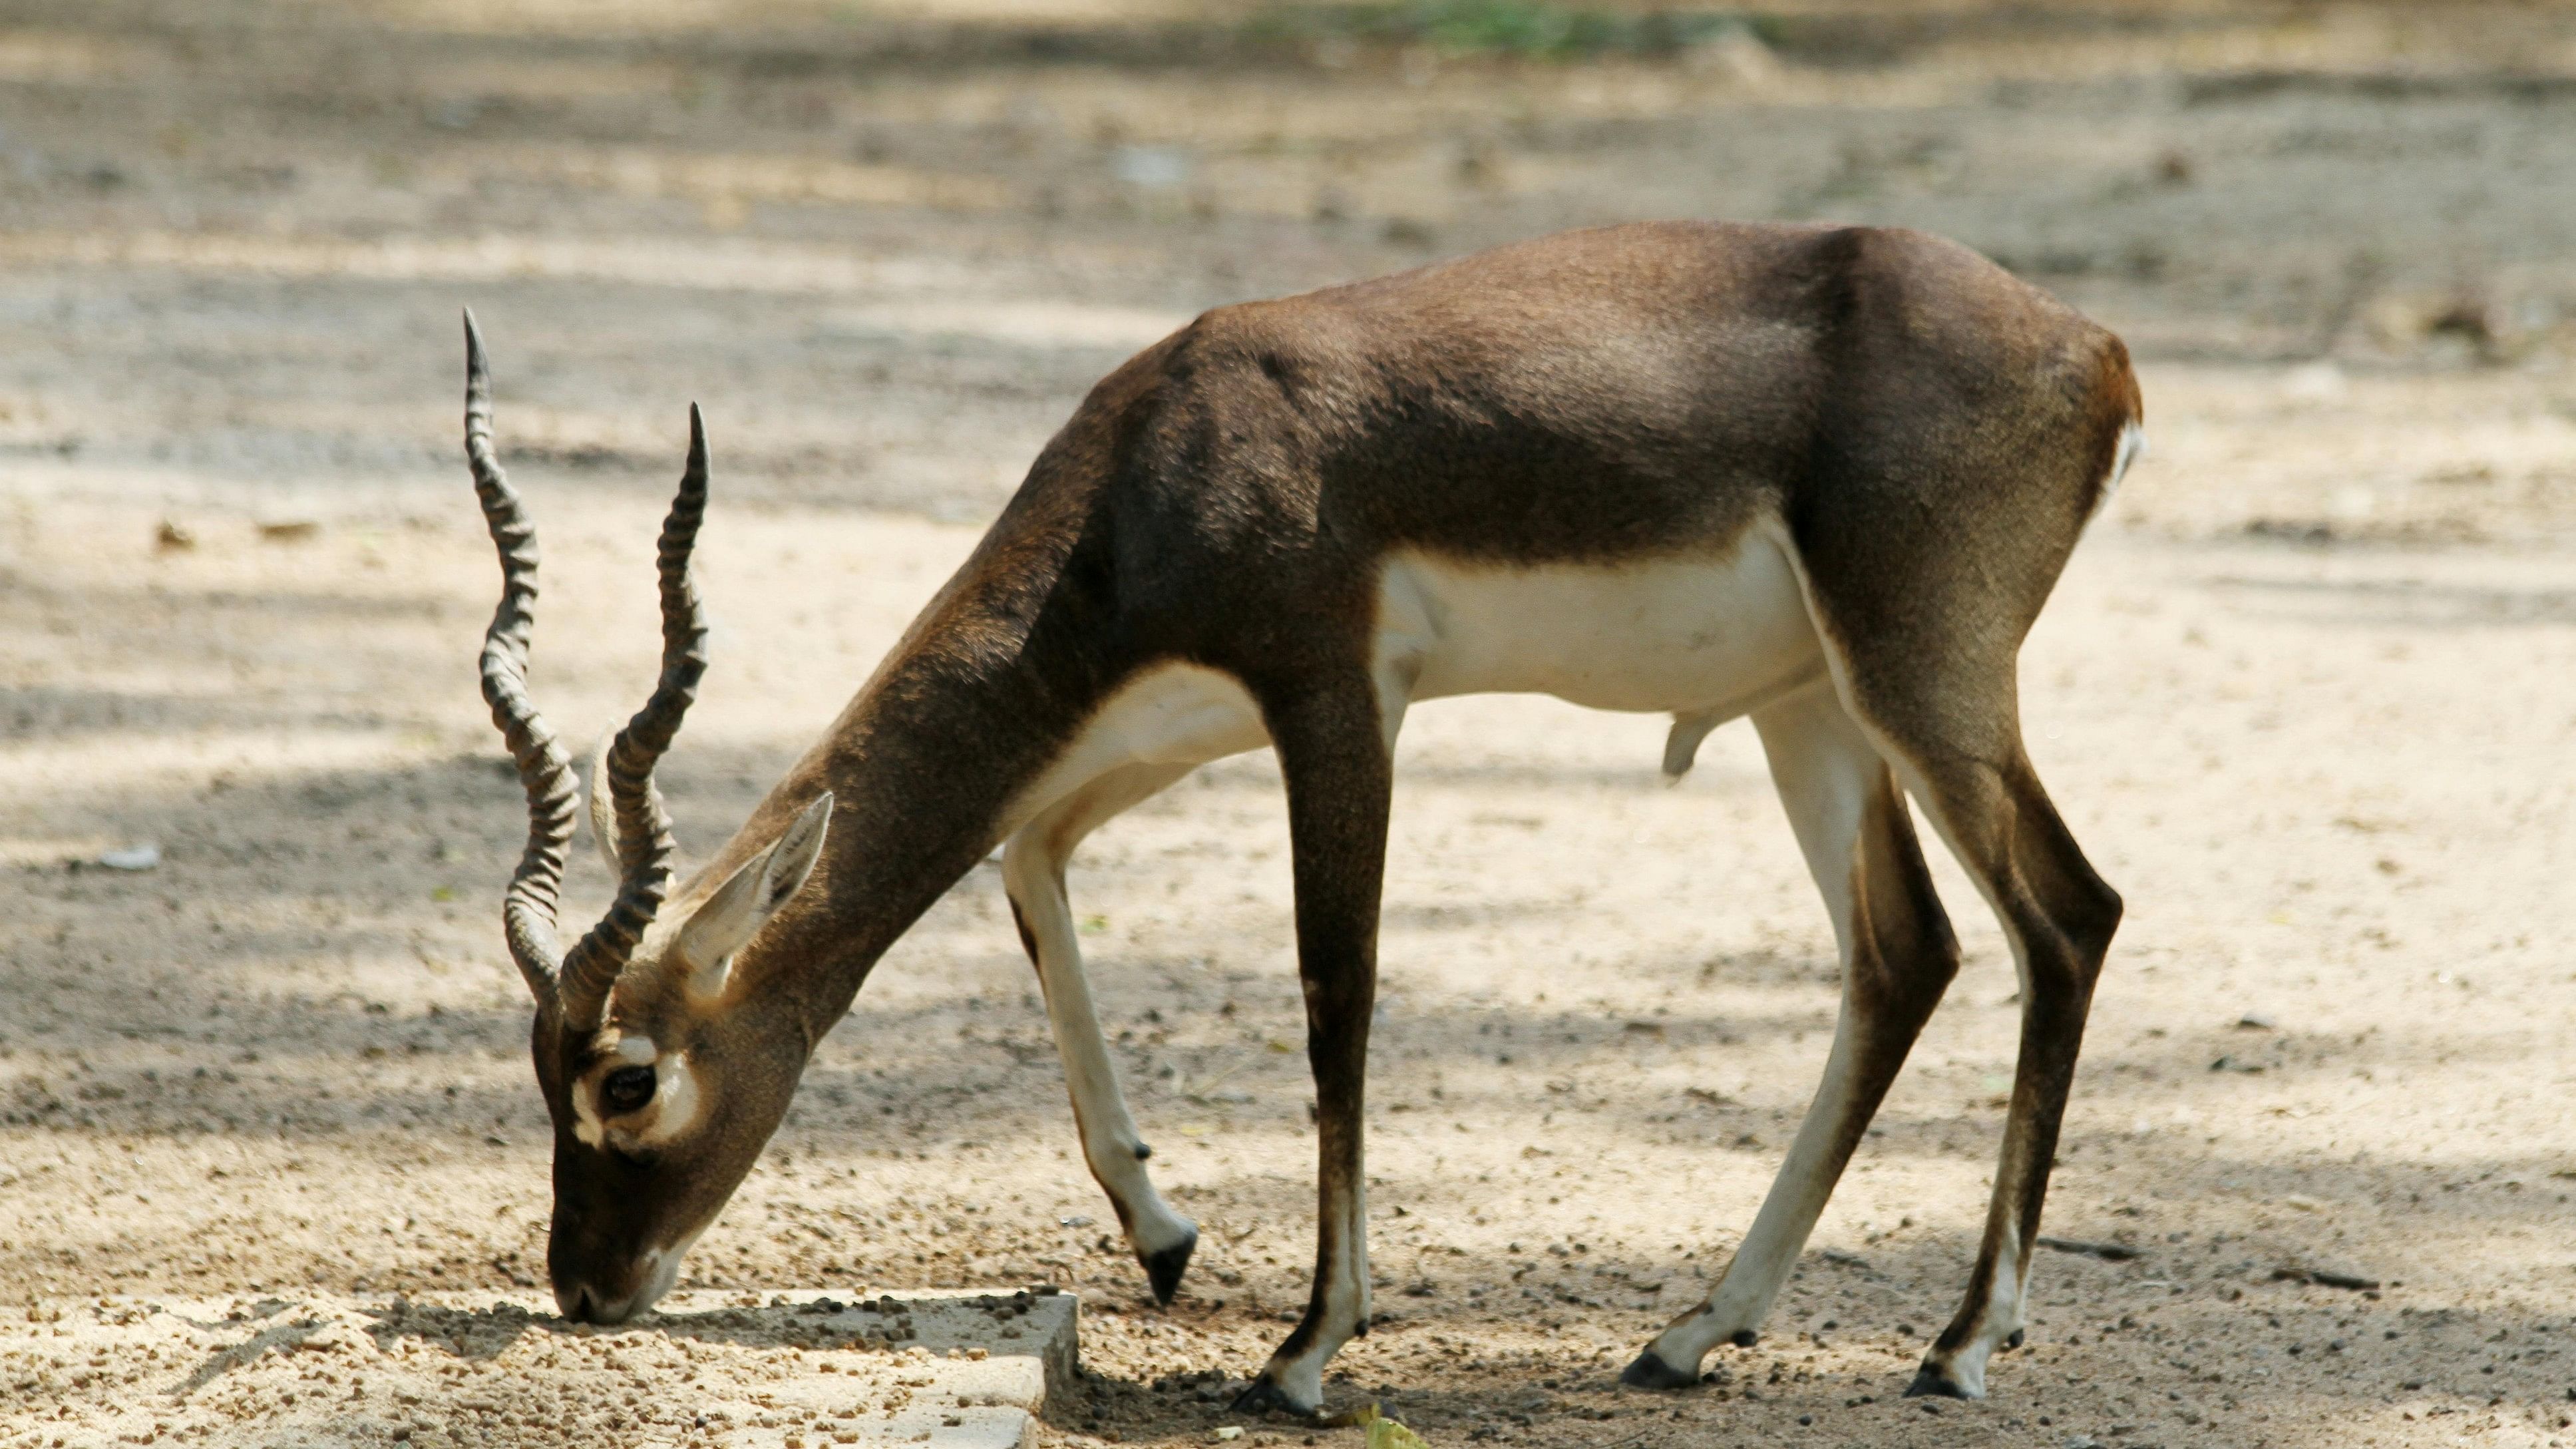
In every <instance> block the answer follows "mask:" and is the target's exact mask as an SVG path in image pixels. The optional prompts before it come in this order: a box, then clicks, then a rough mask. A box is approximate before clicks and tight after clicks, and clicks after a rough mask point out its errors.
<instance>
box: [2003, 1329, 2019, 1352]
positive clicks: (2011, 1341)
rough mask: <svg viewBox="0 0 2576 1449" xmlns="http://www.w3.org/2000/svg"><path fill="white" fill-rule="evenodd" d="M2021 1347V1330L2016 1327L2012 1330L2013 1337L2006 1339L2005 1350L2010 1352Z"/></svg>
mask: <svg viewBox="0 0 2576 1449" xmlns="http://www.w3.org/2000/svg"><path fill="white" fill-rule="evenodd" d="M2019 1347H2021V1330H2020V1329H2018V1328H2016V1329H2014V1330H2013V1331H2012V1337H2010V1338H2007V1339H2005V1340H2004V1352H2006V1353H2010V1352H2012V1351H2013V1350H2014V1349H2017V1348H2019Z"/></svg>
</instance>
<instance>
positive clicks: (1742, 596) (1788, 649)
mask: <svg viewBox="0 0 2576 1449" xmlns="http://www.w3.org/2000/svg"><path fill="white" fill-rule="evenodd" d="M1783 549H1784V546H1783V544H1782V543H1780V542H1779V541H1778V540H1777V539H1775V538H1774V537H1773V535H1772V531H1771V530H1770V529H1767V528H1756V529H1753V530H1749V531H1748V532H1747V533H1746V534H1745V535H1744V537H1743V538H1742V540H1741V541H1740V542H1739V543H1737V544H1736V545H1735V546H1734V547H1733V548H1730V549H1728V550H1726V551H1724V552H1720V553H1710V554H1704V555H1679V556H1666V557H1664V558H1659V559H1654V560H1651V561H1642V562H1628V563H1619V564H1610V565H1599V564H1543V565H1539V566H1537V567H1530V568H1505V567H1496V566H1492V565H1486V564H1464V563H1460V562H1457V561H1455V560H1451V559H1443V558H1437V557H1434V556H1431V555H1427V554H1420V553H1403V554H1398V555H1396V556H1394V557H1392V558H1390V559H1389V560H1388V561H1387V565H1386V572H1385V574H1384V576H1383V581H1382V582H1381V584H1380V586H1379V600H1380V601H1379V610H1378V639H1377V652H1378V656H1379V658H1380V660H1381V661H1384V664H1383V665H1382V668H1381V672H1382V673H1383V672H1384V669H1385V666H1388V665H1391V666H1392V667H1393V668H1394V670H1395V671H1396V672H1397V673H1398V674H1399V675H1409V676H1410V678H1411V686H1410V689H1409V690H1408V693H1409V695H1410V697H1411V698H1413V699H1436V698H1439V697H1441V696H1443V695H1452V694H1494V693H1509V694H1552V695H1555V696H1556V697H1558V698H1559V699H1564V700H1568V701H1570V702H1572V703H1575V704H1580V705H1587V706H1589V707H1591V708H1594V709H1617V710H1641V711H1655V712H1661V711H1670V712H1672V713H1675V714H1702V713H1706V712H1709V711H1711V710H1716V711H1720V712H1730V713H1741V712H1742V711H1743V709H1745V708H1749V707H1751V706H1752V705H1753V704H1755V703H1758V702H1759V701H1760V700H1761V699H1763V698H1766V697H1768V696H1769V695H1772V694H1775V693H1777V692H1778V691H1779V690H1780V689H1781V688H1782V687H1783V686H1784V685H1787V684H1791V683H1795V682H1798V681H1801V680H1803V679H1805V678H1807V677H1809V676H1811V675H1813V674H1814V673H1815V672H1816V671H1817V670H1818V669H1820V668H1821V667H1822V662H1823V660H1822V655H1821V653H1820V651H1819V650H1818V648H1817V644H1816V634H1815V629H1814V626H1813V625H1811V624H1810V623H1809V622H1808V619H1807V610H1806V605H1805V601H1804V599H1803V598H1802V597H1801V594H1800V591H1799V588H1798V576H1797V573H1796V572H1795V570H1794V569H1792V567H1791V566H1790V563H1789V559H1788V557H1787V555H1786V553H1785V552H1784V551H1783Z"/></svg>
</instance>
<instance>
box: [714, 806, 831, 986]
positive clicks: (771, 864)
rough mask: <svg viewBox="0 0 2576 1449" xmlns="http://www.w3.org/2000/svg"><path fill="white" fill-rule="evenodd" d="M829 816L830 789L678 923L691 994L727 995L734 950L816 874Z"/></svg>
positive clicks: (740, 946) (829, 821)
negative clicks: (815, 864)
mask: <svg viewBox="0 0 2576 1449" xmlns="http://www.w3.org/2000/svg"><path fill="white" fill-rule="evenodd" d="M831 821H832V796H831V793H830V792H829V791H826V792H824V793H823V794H822V795H820V796H818V797H816V799H815V801H814V803H813V804H811V805H808V806H806V807H805V813H804V814H802V815H799V816H797V817H796V823H795V824H793V825H790V826H788V827H787V833H786V834H784V835H781V836H780V837H778V842H777V843H776V844H774V845H772V846H770V847H769V848H768V849H767V850H764V851H762V852H761V853H760V854H758V855H756V856H753V857H752V858H751V859H749V860H747V861H744V862H743V864H742V868H741V869H740V870H737V871H735V872H734V873H733V876H732V878H731V879H729V880H727V881H726V882H725V883H724V884H723V885H721V886H719V887H717V888H716V893H715V894H714V895H712V896H709V897H708V898H707V903H706V904H705V905H703V906H700V907H698V911H697V914H696V915H693V916H691V917H689V923H688V924H687V925H685V926H682V927H681V928H680V939H679V947H680V954H681V955H682V956H684V957H685V958H687V961H688V965H689V973H690V975H689V993H690V994H691V995H692V996H696V997H699V998H701V999H707V998H713V997H718V996H722V995H723V994H724V991H725V986H726V978H727V977H728V976H729V975H731V973H732V970H733V953H734V952H736V951H738V950H740V949H742V943H743V942H745V941H748V940H750V939H751V937H752V933H753V932H755V931H758V930H759V929H760V927H761V923H763V922H765V921H767V920H768V919H769V918H770V917H771V916H773V915H775V914H777V911H778V908H779V907H780V906H783V905H785V904H787V898H788V897H790V896H792V895H794V894H796V891H797V888H798V887H799V886H802V885H804V884H805V881H806V879H807V878H808V877H810V876H811V875H813V873H814V862H815V861H816V860H818V859H820V858H821V857H822V854H823V834H824V830H825V828H826V827H827V826H829V825H830V824H831Z"/></svg>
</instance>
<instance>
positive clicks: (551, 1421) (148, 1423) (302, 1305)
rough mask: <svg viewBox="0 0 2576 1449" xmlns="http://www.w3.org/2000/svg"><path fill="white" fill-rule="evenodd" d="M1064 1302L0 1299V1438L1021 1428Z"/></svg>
mask: <svg viewBox="0 0 2576 1449" xmlns="http://www.w3.org/2000/svg"><path fill="white" fill-rule="evenodd" d="M1078 1315H1079V1308H1078V1305H1077V1304H1076V1302H1075V1300H1074V1298H1073V1297H1072V1296H1071V1295H1069V1294H1063V1293H1056V1292H1052V1291H1048V1290H1043V1289H1037V1290H1029V1291H1024V1292H976V1291H972V1290H968V1291H931V1292H913V1293H882V1294H877V1293H871V1294H868V1295H865V1296H860V1295H857V1294H847V1293H844V1294H833V1293H828V1292H812V1291H805V1292H795V1293H758V1294H754V1293H731V1292H698V1293H679V1294H673V1295H672V1296H671V1298H670V1299H669V1300H668V1301H666V1303H665V1304H664V1305H663V1307H662V1308H661V1309H660V1310H658V1311H656V1312H655V1313H653V1314H651V1315H650V1316H648V1317H647V1318H645V1319H643V1320H640V1321H638V1322H636V1323H633V1324H626V1325H621V1326H619V1327H616V1328H592V1327H588V1326H575V1325H570V1324H566V1323H564V1322H563V1321H562V1320H561V1319H559V1318H557V1317H555V1316H554V1313H553V1311H552V1305H551V1304H550V1303H548V1302H546V1301H544V1300H541V1299H537V1298H533V1297H503V1298H496V1297H494V1296H492V1295H489V1294H434V1295H424V1296H421V1297H415V1298H408V1299H406V1298H401V1297H395V1298H391V1299H387V1298H381V1297H375V1298H370V1297H345V1296H338V1295H330V1294H318V1293H296V1294H280V1295H274V1296H260V1295H244V1296H241V1297H236V1298H218V1299H201V1300H180V1299H144V1298H135V1299H92V1300H81V1301H76V1302H38V1303H36V1304H34V1305H31V1306H28V1307H26V1308H24V1309H23V1310H22V1309H19V1308H14V1307H13V1308H10V1309H8V1310H6V1311H5V1312H0V1388H7V1389H9V1390H10V1392H8V1393H6V1394H0V1445H14V1444H16V1443H18V1442H21V1440H22V1438H23V1440H24V1442H27V1443H42V1444H47V1445H50V1444H53V1443H56V1442H59V1443H61V1444H63V1445H64V1446H66V1449H75V1446H85V1445H93V1444H94V1445H101V1446H104V1445H109V1444H115V1443H118V1442H120V1441H121V1442H125V1443H132V1442H136V1441H138V1440H140V1441H144V1442H151V1441H153V1440H155V1439H174V1438H175V1439H178V1440H180V1441H181V1442H189V1443H210V1444H236V1443H238V1444H260V1445H280V1446H301V1445H311V1446H323V1445H331V1446H339V1445H405V1446H411V1449H419V1446H424V1445H446V1444H459V1445H463V1444H473V1445H478V1446H479V1445H498V1446H520V1445H526V1446H537V1445H548V1446H551V1445H558V1444H574V1443H594V1442H601V1441H603V1440H606V1441H611V1442H618V1443H623V1444H631V1445H639V1446H641V1445H672V1446H677V1445H680V1444H682V1443H687V1444H690V1445H701V1444H712V1445H751V1444H758V1445H762V1446H765V1449H776V1446H779V1445H781V1444H784V1445H787V1446H799V1445H802V1446H804V1449H822V1446H826V1445H838V1444H855V1445H869V1446H883V1445H895V1444H905V1445H929V1446H931V1449H1014V1446H1032V1449H1033V1446H1034V1445H1035V1444H1036V1442H1037V1429H1036V1422H1035V1416H1036V1415H1037V1414H1038V1413H1039V1412H1040V1411H1041V1410H1042V1409H1044V1408H1045V1406H1046V1403H1047V1400H1048V1397H1049V1395H1050V1394H1062V1393H1064V1392H1066V1391H1067V1390H1068V1389H1069V1388H1070V1387H1071V1385H1072V1383H1073V1380H1074V1376H1075V1374H1076V1372H1077V1368H1076V1365H1077V1363H1078V1357H1079V1355H1078V1346H1077V1343H1078V1340H1077V1334H1078ZM27 1436H33V1437H27Z"/></svg>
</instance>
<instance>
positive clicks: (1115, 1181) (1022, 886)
mask: <svg viewBox="0 0 2576 1449" xmlns="http://www.w3.org/2000/svg"><path fill="white" fill-rule="evenodd" d="M1185 773H1187V767H1186V766H1182V767H1170V766H1136V767H1131V768H1129V769H1126V770H1121V771H1118V772H1116V773H1114V774H1112V775H1109V776H1107V777H1105V778H1103V779H1101V780H1099V781H1097V782H1095V783H1094V784H1092V785H1091V786H1089V787H1087V788H1085V789H1083V790H1081V791H1079V792H1077V793H1076V794H1075V795H1074V796H1073V798H1072V799H1070V800H1067V801H1065V802H1064V803H1062V804H1060V805H1057V806H1054V807H1052V808H1050V809H1048V810H1047V811H1045V812H1044V813H1042V814H1040V815H1039V816H1038V818H1036V819H1035V820H1032V821H1030V822H1029V824H1028V825H1027V826H1025V827H1023V828H1022V829H1021V830H1020V832H1019V833H1018V834H1016V835H1014V836H1012V837H1011V841H1010V844H1009V845H1008V846H1007V847H1005V849H1004V850H1003V853H1002V884H1003V889H1004V890H1005V891H1006V892H1007V893H1008V894H1009V896H1010V900H1011V917H1012V919H1013V920H1014V921H1015V922H1017V923H1018V925H1019V928H1020V945H1021V946H1022V948H1024V949H1025V950H1027V952H1028V953H1029V961H1030V963H1031V964H1032V965H1034V966H1036V967H1037V973H1038V989H1039V990H1040V991H1042V992H1044V993H1045V995H1046V1010H1047V1027H1048V1030H1049V1031H1050V1032H1051V1033H1053V1035H1054V1037H1055V1045H1056V1052H1057V1054H1058V1055H1059V1056H1061V1057H1062V1058H1063V1060H1064V1081H1065V1089H1066V1091H1067V1092H1068V1093H1069V1094H1070V1095H1071V1096H1072V1098H1073V1121H1074V1128H1075V1130H1076V1131H1078V1132H1080V1133H1081V1134H1082V1158H1083V1161H1084V1163H1086V1164H1087V1165H1088V1166H1089V1167H1090V1168H1091V1176H1092V1178H1093V1180H1095V1181H1097V1182H1098V1183H1099V1184H1100V1190H1101V1191H1102V1192H1104V1193H1107V1194H1108V1195H1109V1206H1110V1207H1111V1209H1113V1210H1114V1211H1115V1212H1116V1213H1117V1214H1118V1226H1119V1228H1120V1230H1121V1231H1123V1232H1124V1233H1125V1234H1126V1235H1127V1246H1128V1248H1129V1249H1130V1250H1131V1251H1133V1252H1134V1253H1135V1254H1136V1261H1137V1262H1138V1263H1141V1264H1143V1265H1144V1268H1145V1279H1146V1281H1147V1282H1148V1283H1150V1284H1151V1285H1152V1286H1153V1289H1154V1301H1155V1302H1157V1303H1169V1302H1171V1301H1172V1295H1173V1293H1175V1292H1176V1291H1178V1290H1179V1288H1180V1286H1181V1274H1182V1272H1183V1271H1184V1270H1185V1269H1187V1268H1188V1267H1189V1265H1190V1253H1191V1251H1192V1250H1193V1249H1195V1248H1197V1246H1198V1242H1199V1230H1198V1225H1197V1224H1196V1223H1193V1222H1191V1221H1190V1220H1189V1219H1188V1218H1185V1217H1183V1216H1181V1215H1180V1214H1179V1213H1177V1212H1174V1211H1173V1210H1172V1209H1171V1207H1170V1206H1169V1205H1168V1204H1166V1203H1165V1202H1164V1201H1163V1195H1162V1194H1161V1193H1160V1192H1157V1191H1156V1190H1155V1188H1154V1180H1153V1178H1152V1177H1151V1176H1149V1175H1148V1174H1147V1173H1146V1171H1145V1160H1146V1159H1147V1158H1148V1157H1150V1156H1152V1155H1153V1150H1152V1149H1151V1148H1149V1147H1147V1146H1146V1145H1145V1139H1144V1138H1143V1137H1142V1136H1141V1135H1139V1134H1138V1132H1137V1131H1136V1119H1135V1118H1134V1117H1132V1116H1130V1115H1129V1114H1128V1111H1127V1098H1126V1095H1125V1094H1124V1093H1123V1092H1122V1091H1120V1090H1119V1086H1118V1068H1117V1065H1116V1064H1115V1063H1114V1062H1112V1061H1111V1060H1110V1058H1109V1043H1108V1042H1107V1041H1105V1040H1103V1039H1102V1037H1101V1034H1100V1016H1099V1014H1098V1012H1097V1011H1096V1010H1094V1008H1093V1006H1092V1002H1091V982H1090V980H1089V979H1088V978H1087V977H1086V976H1085V975H1084V974H1083V969H1082V947H1081V945H1080V944H1079V941H1078V938H1077V937H1076V935H1075V933H1074V926H1073V907H1072V904H1071V902H1070V901H1068V900H1067V899H1066V897H1065V889H1064V867H1065V862H1066V859H1067V858H1068V857H1070V856H1071V855H1072V854H1073V848H1074V847H1075V846H1076V845H1078V844H1080V843H1081V841H1082V838H1083V837H1084V836H1086V835H1089V834H1090V833H1091V832H1092V831H1093V830H1094V829H1097V828H1098V827H1099V826H1100V825H1101V824H1102V823H1103V822H1105V821H1107V820H1108V819H1109V818H1110V817H1111V816H1114V815H1116V814H1117V813H1118V812H1119V811H1121V810H1124V809H1126V808H1127V807H1129V806H1131V805H1133V804H1135V803H1137V802H1138V801H1140V800H1143V799H1145V798H1146V797H1147V796H1150V795H1152V794H1154V793H1155V792H1156V791H1158V790H1160V789H1162V788H1163V787H1164V786H1166V785H1168V784H1170V783H1171V782H1172V781H1174V780H1176V779H1178V778H1180V776H1182V775H1183V774H1185Z"/></svg>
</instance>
